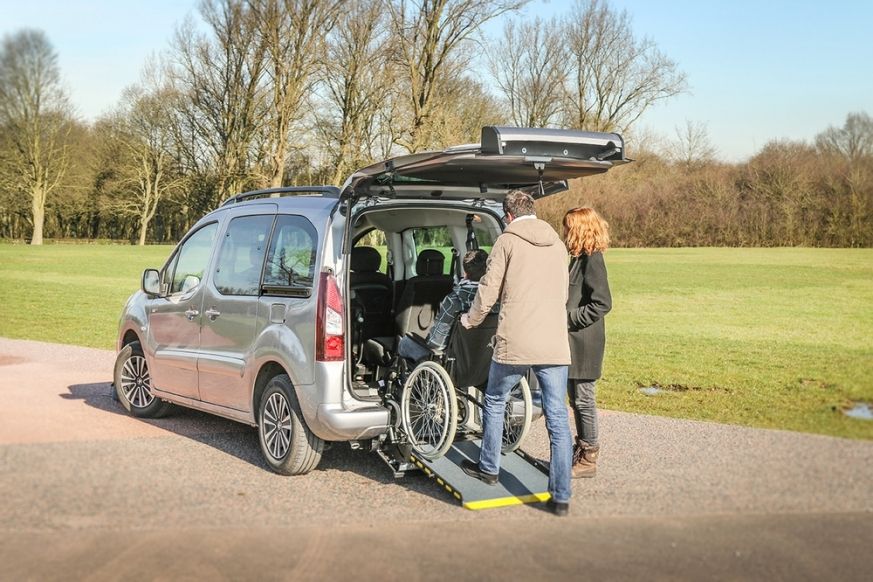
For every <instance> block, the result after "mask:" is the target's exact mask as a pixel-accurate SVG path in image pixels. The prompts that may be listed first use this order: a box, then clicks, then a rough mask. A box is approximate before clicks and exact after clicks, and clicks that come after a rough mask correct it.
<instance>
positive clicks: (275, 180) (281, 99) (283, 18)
mask: <svg viewBox="0 0 873 582" xmlns="http://www.w3.org/2000/svg"><path fill="white" fill-rule="evenodd" d="M341 4H342V3H341V2H339V1H337V0H249V5H250V7H251V10H252V13H253V15H254V16H255V22H256V23H257V26H256V31H257V33H258V35H259V36H260V38H261V39H262V43H263V46H264V49H265V51H266V57H267V66H266V68H265V75H266V79H265V80H266V82H267V86H268V88H269V90H270V92H271V95H270V98H269V104H270V107H269V110H270V116H269V130H268V132H267V134H266V135H267V139H268V144H267V147H268V160H267V181H268V182H269V185H270V186H273V187H277V186H281V185H282V181H283V176H284V172H285V164H286V162H287V158H288V154H289V138H290V131H291V128H292V126H293V124H294V123H295V122H297V121H299V120H300V119H301V118H302V117H303V113H304V111H303V107H302V106H303V104H304V103H305V100H306V97H307V95H308V94H309V92H310V91H311V89H312V86H313V85H314V83H315V82H316V72H317V71H318V69H319V67H321V65H322V64H323V62H324V57H325V49H326V38H327V35H328V33H329V32H330V31H331V29H332V28H333V27H334V25H335V24H336V20H337V17H338V15H339V9H340V6H341Z"/></svg>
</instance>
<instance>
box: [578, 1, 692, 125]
mask: <svg viewBox="0 0 873 582" xmlns="http://www.w3.org/2000/svg"><path fill="white" fill-rule="evenodd" d="M564 37H565V38H566V39H567V41H568V43H569V49H570V53H571V58H570V64H571V67H572V70H571V73H570V90H569V91H568V102H567V119H566V121H565V124H566V125H567V126H568V127H576V128H579V129H586V130H593V131H625V130H627V128H629V127H630V126H631V125H633V123H634V122H635V121H636V120H637V119H639V117H640V116H641V115H642V114H643V112H645V111H646V109H648V108H649V107H650V106H651V105H652V104H654V103H657V102H658V101H661V100H664V99H667V98H669V97H673V96H675V95H677V94H679V93H682V92H683V91H685V90H686V80H685V74H684V73H682V72H680V71H679V68H678V66H677V64H676V63H675V62H674V61H673V60H672V59H670V58H668V57H667V56H666V55H664V54H663V53H662V52H661V51H660V50H658V48H657V46H656V45H655V43H654V41H652V40H651V39H648V38H642V39H637V38H636V36H634V32H633V30H632V28H631V22H630V17H629V16H628V15H627V12H626V11H622V12H616V11H615V10H613V9H612V8H611V7H610V5H609V3H608V1H607V0H577V2H576V5H575V7H574V9H573V11H572V13H571V15H570V21H569V23H568V24H567V27H566V32H565V34H564Z"/></svg>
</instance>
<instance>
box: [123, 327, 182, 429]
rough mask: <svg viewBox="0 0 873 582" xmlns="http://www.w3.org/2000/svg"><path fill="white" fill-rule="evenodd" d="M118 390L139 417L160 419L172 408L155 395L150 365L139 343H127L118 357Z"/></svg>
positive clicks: (127, 406)
mask: <svg viewBox="0 0 873 582" xmlns="http://www.w3.org/2000/svg"><path fill="white" fill-rule="evenodd" d="M114 379H115V393H116V394H117V395H118V400H119V402H121V405H122V406H124V407H125V408H126V409H127V411H128V412H130V413H131V414H132V415H134V416H136V417H138V418H159V417H161V416H164V415H166V414H167V412H169V411H170V409H171V408H172V405H171V404H170V403H169V402H165V401H163V400H161V399H160V398H156V397H155V395H154V394H152V380H151V375H150V374H149V365H148V362H146V359H145V355H144V354H143V352H142V346H141V345H140V343H139V342H131V343H129V344H127V345H126V346H124V348H122V350H121V351H120V352H118V356H117V357H116V359H115V374H114Z"/></svg>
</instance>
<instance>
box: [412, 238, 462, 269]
mask: <svg viewBox="0 0 873 582" xmlns="http://www.w3.org/2000/svg"><path fill="white" fill-rule="evenodd" d="M412 238H413V240H414V241H415V256H416V257H417V256H418V255H419V254H420V253H421V251H423V250H424V249H435V250H437V251H439V252H441V253H442V254H443V256H444V257H445V261H444V262H443V274H444V275H448V274H449V272H450V271H451V270H452V237H451V235H449V229H448V228H447V227H445V226H434V227H430V228H415V229H413V231H412Z"/></svg>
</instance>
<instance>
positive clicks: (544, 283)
mask: <svg viewBox="0 0 873 582" xmlns="http://www.w3.org/2000/svg"><path fill="white" fill-rule="evenodd" d="M503 210H504V214H505V218H506V221H507V222H508V223H509V226H508V227H507V228H506V230H505V231H504V232H503V234H501V235H500V236H499V237H497V241H496V242H495V243H494V248H493V249H492V251H491V256H490V257H489V258H488V264H487V265H488V266H487V270H486V272H485V275H484V276H483V277H482V279H481V280H480V281H479V290H478V292H477V293H476V298H475V299H474V300H473V305H472V306H471V307H470V311H469V312H468V313H467V314H465V315H463V316H462V317H461V324H462V325H464V327H467V328H470V327H476V326H477V325H479V324H481V323H482V321H483V320H484V319H485V316H486V315H487V314H488V312H489V311H490V310H491V307H492V306H493V305H494V304H495V303H496V302H497V301H499V302H500V317H499V320H498V324H497V333H496V334H495V336H494V356H493V358H492V361H491V369H490V372H489V374H488V387H487V388H486V389H485V403H484V407H483V413H482V423H483V429H484V434H483V437H482V450H481V452H480V457H479V463H478V464H476V463H473V462H471V461H464V463H463V464H462V469H463V470H464V471H465V472H466V473H467V474H469V475H471V476H473V477H476V478H477V479H479V480H481V481H484V482H485V483H488V484H491V485H493V484H496V483H497V479H498V476H499V473H500V451H501V446H502V441H503V413H504V407H505V406H506V400H507V398H508V395H509V393H510V391H511V389H512V388H513V387H514V386H516V385H517V384H518V382H519V381H520V380H521V377H522V376H523V375H524V374H526V373H527V372H528V370H530V369H533V372H534V374H535V375H536V377H537V380H538V381H539V384H540V387H541V388H542V393H543V413H544V414H545V417H546V428H547V430H548V432H549V441H550V442H551V463H550V467H549V493H551V496H552V499H551V501H550V502H549V506H550V508H551V509H552V511H554V512H555V513H556V514H558V515H566V514H567V513H568V511H569V503H570V465H571V462H572V455H573V447H572V442H571V436H570V424H569V421H568V415H567V406H566V403H565V400H566V394H567V366H568V365H569V364H570V344H569V341H568V339H567V309H566V304H567V288H568V282H569V280H568V271H567V261H568V255H567V249H566V247H565V246H564V243H563V242H562V241H561V238H560V237H559V236H558V233H556V232H555V230H554V229H553V228H552V227H551V226H549V224H548V223H547V222H545V221H543V220H539V219H538V218H537V217H536V214H535V213H534V202H533V198H532V197H531V196H530V195H529V194H527V193H525V192H522V191H520V190H513V191H511V192H510V193H509V194H507V195H506V198H505V199H504V201H503Z"/></svg>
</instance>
